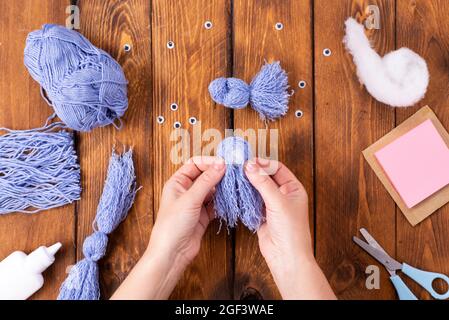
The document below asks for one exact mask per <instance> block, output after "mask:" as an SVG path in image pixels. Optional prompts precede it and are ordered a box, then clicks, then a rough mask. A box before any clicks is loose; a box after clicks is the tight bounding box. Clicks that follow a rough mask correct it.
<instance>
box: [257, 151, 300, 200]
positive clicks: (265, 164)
mask: <svg viewBox="0 0 449 320" xmlns="http://www.w3.org/2000/svg"><path fill="white" fill-rule="evenodd" d="M256 161H257V163H258V164H259V165H260V166H261V167H262V168H263V169H264V170H265V171H268V172H271V177H272V178H273V180H274V181H275V182H276V183H277V185H278V186H279V190H280V191H281V193H283V194H288V193H292V192H295V191H299V190H301V189H304V187H303V185H302V184H301V182H300V181H299V180H298V179H297V178H296V176H295V175H294V174H293V172H291V171H290V169H288V168H287V167H286V166H285V165H284V164H283V163H281V162H279V161H276V160H267V159H261V158H258V159H256ZM266 168H269V170H267V169H266ZM273 170H274V171H273Z"/></svg>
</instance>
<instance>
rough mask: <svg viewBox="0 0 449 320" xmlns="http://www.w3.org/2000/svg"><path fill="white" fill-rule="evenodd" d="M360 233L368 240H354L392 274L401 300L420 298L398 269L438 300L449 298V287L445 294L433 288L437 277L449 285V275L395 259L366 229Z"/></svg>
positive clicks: (391, 276) (392, 280)
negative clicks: (398, 272)
mask: <svg viewBox="0 0 449 320" xmlns="http://www.w3.org/2000/svg"><path fill="white" fill-rule="evenodd" d="M360 233H361V234H362V235H363V237H364V238H365V239H366V242H365V241H363V240H360V239H359V238H357V237H353V238H352V240H354V242H355V243H356V244H358V245H359V246H360V247H362V249H364V250H365V251H366V252H368V253H369V254H370V255H371V256H373V258H375V259H376V260H377V261H379V262H380V263H382V264H383V265H384V267H385V268H386V269H387V271H388V273H389V274H390V280H391V282H393V285H394V287H395V289H396V292H397V293H398V296H399V299H400V300H418V298H417V297H416V296H415V295H414V294H413V292H412V291H410V289H409V288H408V287H407V285H406V284H405V283H404V281H402V279H401V278H400V277H399V276H398V275H397V274H396V271H398V270H400V271H402V272H403V273H405V274H406V275H407V276H408V277H409V278H410V279H412V280H413V281H415V282H416V283H418V284H419V285H420V286H421V287H423V288H424V289H425V290H427V292H429V293H430V295H431V296H432V297H434V298H435V299H438V300H446V299H448V298H449V289H448V291H447V292H446V293H444V294H439V293H438V292H436V291H435V290H434V289H433V285H432V284H433V282H434V281H435V280H436V279H441V280H443V281H445V282H446V284H447V285H448V287H449V277H448V276H446V275H444V274H441V273H434V272H428V271H423V270H419V269H416V268H414V267H412V266H409V265H408V264H406V263H400V262H397V261H396V260H394V259H393V258H392V257H390V256H389V255H388V253H387V252H386V251H385V250H384V249H383V248H382V247H381V246H380V245H379V244H378V243H377V241H376V240H375V239H374V238H373V237H372V236H371V235H370V234H369V233H368V231H366V230H365V229H363V228H362V229H360Z"/></svg>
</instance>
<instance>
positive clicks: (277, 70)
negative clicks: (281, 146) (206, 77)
mask: <svg viewBox="0 0 449 320" xmlns="http://www.w3.org/2000/svg"><path fill="white" fill-rule="evenodd" d="M209 93H210V96H211V98H212V100H214V101H215V102H216V103H218V104H221V105H224V106H225V107H227V108H231V109H242V108H245V107H246V106H247V105H248V104H251V106H252V107H253V109H254V110H256V111H257V112H258V113H259V114H260V117H261V118H262V119H263V120H265V119H267V120H275V119H277V118H280V117H282V116H284V115H285V114H286V113H287V111H288V101H289V98H290V96H291V94H290V93H289V92H288V77H287V73H286V72H285V71H284V70H283V69H282V68H281V65H280V63H279V62H273V63H267V64H265V65H264V66H263V67H262V69H261V70H260V71H259V73H258V74H257V75H256V76H255V77H254V79H253V80H252V81H251V84H249V85H248V84H247V83H246V82H245V81H243V80H241V79H237V78H218V79H215V80H214V81H212V82H211V83H210V85H209Z"/></svg>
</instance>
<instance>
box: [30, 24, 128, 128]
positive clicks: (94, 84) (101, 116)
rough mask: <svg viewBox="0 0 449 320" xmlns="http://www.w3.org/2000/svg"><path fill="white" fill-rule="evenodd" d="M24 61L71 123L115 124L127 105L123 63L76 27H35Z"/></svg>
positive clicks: (57, 110)
mask: <svg viewBox="0 0 449 320" xmlns="http://www.w3.org/2000/svg"><path fill="white" fill-rule="evenodd" d="M24 62H25V65H26V67H27V68H28V71H29V72H30V74H31V76H32V77H33V78H34V79H35V80H36V81H37V82H39V84H40V85H41V87H42V88H43V89H44V90H45V93H46V95H47V97H48V99H49V100H50V101H51V106H52V107H53V109H54V111H55V113H56V114H57V116H58V117H59V118H60V119H61V120H62V121H63V122H64V123H65V124H66V125H67V126H68V127H69V128H71V129H74V130H77V131H90V130H92V129H94V128H96V127H102V126H106V125H109V124H114V125H115V121H116V119H118V120H120V117H122V116H123V115H124V113H125V111H126V109H127V108H128V98H127V83H128V82H127V81H126V78H125V75H124V73H123V70H122V68H121V67H120V65H119V64H118V63H117V61H115V60H114V59H113V58H112V57H111V56H110V55H109V54H108V53H106V52H105V51H103V50H101V49H99V48H97V47H95V46H94V45H92V44H91V43H90V42H89V40H87V39H86V38H85V37H84V36H83V35H81V34H80V33H78V32H76V31H74V30H69V29H67V28H65V27H62V26H58V25H51V24H47V25H44V26H43V28H42V29H40V30H36V31H33V32H31V33H30V34H29V35H28V37H27V41H26V47H25V56H24Z"/></svg>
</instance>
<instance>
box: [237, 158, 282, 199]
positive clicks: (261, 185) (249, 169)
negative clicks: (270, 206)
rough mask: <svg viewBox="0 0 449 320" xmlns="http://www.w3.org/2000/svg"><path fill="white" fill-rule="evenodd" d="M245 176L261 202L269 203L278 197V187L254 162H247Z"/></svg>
mask: <svg viewBox="0 0 449 320" xmlns="http://www.w3.org/2000/svg"><path fill="white" fill-rule="evenodd" d="M245 172H246V176H247V177H248V180H249V182H251V184H252V185H253V186H254V188H256V189H257V191H259V193H260V195H261V196H262V198H263V200H264V201H265V202H266V203H270V202H271V201H273V200H275V199H276V198H277V196H278V195H279V186H278V185H277V184H276V182H274V181H273V179H272V178H271V177H270V175H269V174H268V173H267V172H265V170H264V169H263V168H262V167H261V166H260V165H259V164H258V163H257V162H255V161H248V162H247V164H246V166H245Z"/></svg>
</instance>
